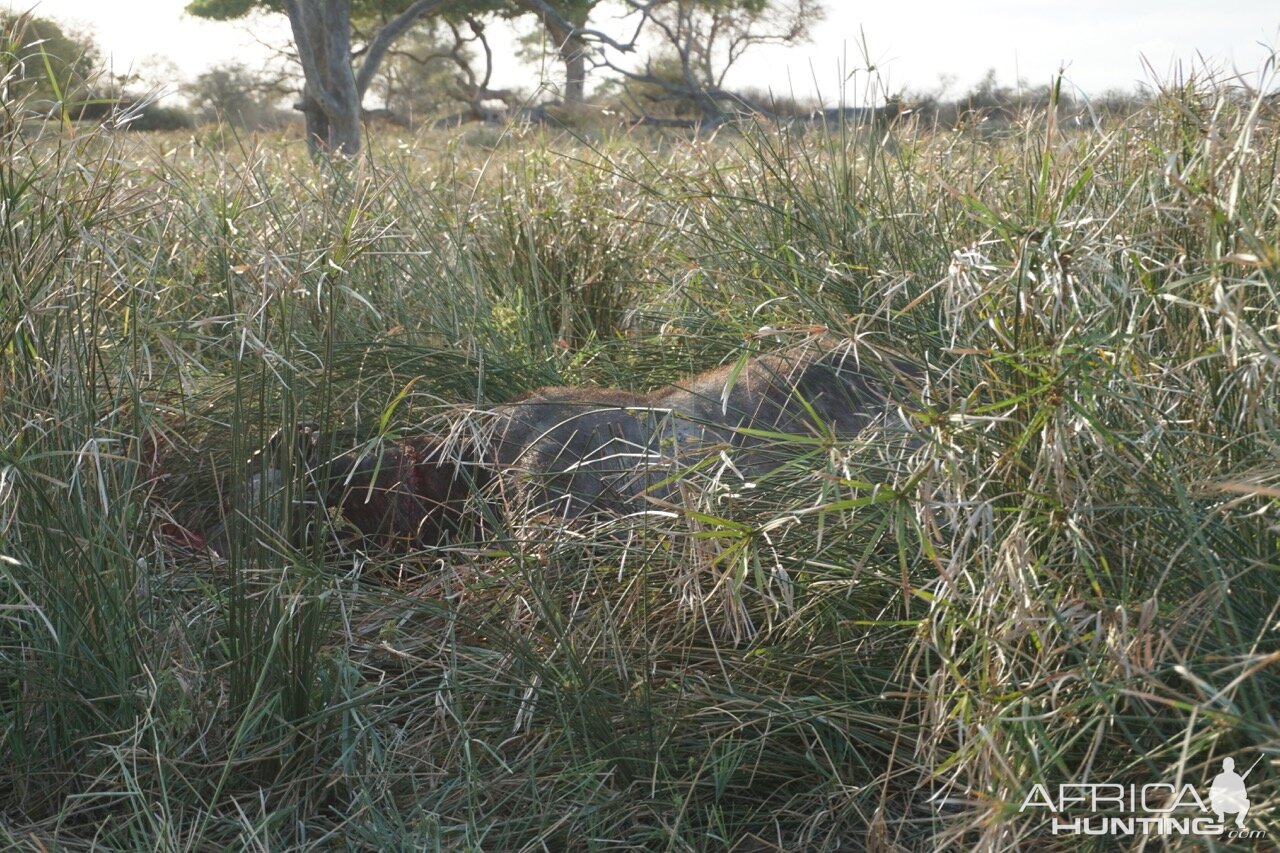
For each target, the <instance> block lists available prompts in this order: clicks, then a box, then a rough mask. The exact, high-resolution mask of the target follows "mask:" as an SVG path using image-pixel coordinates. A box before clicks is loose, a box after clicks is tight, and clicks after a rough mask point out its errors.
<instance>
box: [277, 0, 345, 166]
mask: <svg viewBox="0 0 1280 853" xmlns="http://www.w3.org/2000/svg"><path fill="white" fill-rule="evenodd" d="M285 11H286V12H287V13H288V15H289V26H290V27H291V28H292V29H293V41H294V44H296V45H297V47H298V58H299V59H300V60H301V61H302V75H303V79H304V80H305V84H304V86H303V90H302V103H301V104H300V105H299V109H301V110H302V112H303V114H304V115H305V116H306V118H307V150H308V151H310V152H311V154H312V155H313V156H317V155H320V154H328V153H336V154H342V155H344V156H347V157H353V156H355V155H356V154H357V153H358V152H359V151H360V94H359V91H358V90H357V89H356V77H355V73H354V72H353V71H352V70H351V2H350V0H285Z"/></svg>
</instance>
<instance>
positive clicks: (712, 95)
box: [605, 0, 824, 123]
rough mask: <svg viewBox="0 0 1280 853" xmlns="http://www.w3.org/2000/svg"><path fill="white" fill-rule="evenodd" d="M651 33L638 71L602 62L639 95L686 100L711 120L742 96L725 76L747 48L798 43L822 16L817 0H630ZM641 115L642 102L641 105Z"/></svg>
mask: <svg viewBox="0 0 1280 853" xmlns="http://www.w3.org/2000/svg"><path fill="white" fill-rule="evenodd" d="M628 2H629V3H630V5H631V6H632V7H633V8H634V9H636V10H637V11H639V12H640V13H641V14H642V16H643V19H644V20H643V23H642V26H644V27H645V28H646V29H647V30H651V31H655V32H656V33H657V36H658V39H659V43H660V47H659V48H658V50H657V51H656V52H655V55H654V56H651V57H650V59H649V60H648V61H647V62H646V63H645V66H644V68H643V69H641V70H635V69H629V68H625V67H621V66H619V65H618V64H616V63H615V62H613V61H606V62H605V64H606V65H607V67H608V68H610V69H611V70H613V71H614V72H616V73H617V74H619V75H621V76H622V78H623V80H624V81H625V82H626V84H628V89H629V90H630V91H631V92H632V94H633V95H639V98H638V100H645V101H650V102H656V103H662V102H667V103H674V104H677V105H679V104H686V105H688V106H689V107H691V108H692V109H693V110H694V111H696V112H698V113H701V116H702V118H703V120H705V121H709V122H712V123H715V122H719V121H722V120H724V118H725V116H726V115H727V114H728V113H730V112H732V111H735V110H736V109H739V108H740V107H741V106H742V100H741V98H739V97H738V96H737V95H735V94H734V93H732V92H730V91H728V90H727V89H726V88H725V78H726V77H727V76H728V74H729V71H730V70H731V69H732V68H733V66H734V65H735V64H737V62H738V61H739V60H740V59H741V58H742V57H743V56H744V55H745V54H746V52H747V51H749V50H751V49H752V48H754V47H757V46H759V45H762V44H796V43H799V42H803V41H805V40H807V39H808V38H809V34H810V32H812V28H813V26H814V25H815V24H816V23H818V22H819V21H821V20H822V17H823V15H824V10H823V8H822V5H821V3H820V2H819V0H655V1H654V2H651V3H648V4H642V3H640V2H638V0H628ZM641 112H642V114H645V115H647V114H648V110H647V109H643V108H642V109H641Z"/></svg>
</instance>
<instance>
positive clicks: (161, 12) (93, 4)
mask: <svg viewBox="0 0 1280 853" xmlns="http://www.w3.org/2000/svg"><path fill="white" fill-rule="evenodd" d="M186 2H187V0H127V2H126V0H0V6H6V7H8V8H10V9H13V10H25V9H29V8H31V7H32V6H35V9H36V14H38V15H41V16H44V17H51V18H54V19H56V20H59V21H62V22H65V23H69V24H72V25H74V26H76V27H78V28H79V29H80V30H81V31H83V32H87V33H89V34H91V35H92V36H94V38H95V39H96V40H97V41H98V43H99V44H100V45H101V46H102V48H103V50H104V52H105V53H106V54H107V55H108V56H109V57H110V58H111V61H112V64H113V67H114V70H115V72H116V73H122V72H125V71H128V70H131V69H132V70H142V71H144V72H146V71H149V70H151V69H155V68H158V67H161V66H162V65H163V63H164V61H166V60H167V61H168V62H171V63H173V65H174V66H176V67H177V69H178V71H179V74H180V75H181V76H184V77H192V76H194V75H195V74H197V73H199V72H200V71H201V70H203V69H205V68H208V67H209V66H211V65H215V64H218V63H224V62H241V63H244V64H246V65H250V66H253V65H259V64H261V62H262V60H263V58H264V57H265V56H266V55H267V54H268V50H267V49H266V48H265V47H263V44H267V45H282V44H286V43H287V42H288V39H289V27H288V24H287V22H286V21H285V19H284V17H283V16H282V15H274V16H267V17H264V18H260V19H258V20H257V21H255V22H253V23H252V24H246V23H244V22H239V23H213V22H209V21H203V20H198V19H194V18H191V17H188V16H186V15H185V14H184V13H183V11H182V10H183V7H184V5H185V3H186ZM825 6H826V8H827V17H826V20H825V22H824V23H822V24H821V25H820V26H819V27H818V28H817V30H816V33H815V36H814V39H813V41H812V42H811V43H810V44H807V45H804V46H802V47H797V48H790V49H781V48H768V49H764V50H761V52H760V53H758V54H754V55H751V54H749V55H748V56H747V58H746V59H745V60H743V64H742V66H741V67H740V69H739V70H738V72H737V74H736V75H735V76H734V77H733V78H731V80H730V82H731V84H732V85H737V86H744V85H745V86H752V87H755V88H760V89H764V88H769V87H772V88H773V89H774V91H775V92H778V93H779V94H788V93H790V92H794V93H795V94H796V95H799V96H811V95H813V94H815V92H816V93H818V94H820V95H821V97H822V99H823V100H824V101H825V102H827V103H828V104H834V103H837V102H839V101H840V99H841V98H840V90H841V88H842V86H841V80H842V76H843V75H842V74H841V69H842V68H845V69H848V70H849V71H853V70H855V69H857V68H860V67H862V66H863V61H862V57H861V47H860V45H861V40H862V36H861V35H860V33H865V37H866V42H867V45H868V46H869V52H870V55H871V59H872V60H873V61H874V62H875V63H876V64H877V66H878V71H879V74H880V75H881V77H882V80H883V83H884V84H885V85H884V88H887V89H889V90H891V91H900V90H903V89H911V90H915V91H927V90H933V89H936V88H937V87H938V85H939V81H940V80H941V79H942V78H943V77H944V76H945V77H947V78H950V79H953V80H954V81H955V85H953V86H952V88H951V90H950V91H951V93H952V94H958V93H959V92H961V91H963V90H964V89H966V88H967V87H968V86H969V85H970V84H972V83H973V82H975V81H977V80H978V79H980V78H981V77H982V75H983V74H984V73H985V72H986V70H987V69H989V68H994V69H995V70H996V73H997V76H998V79H999V80H1000V81H1001V82H1003V83H1009V84H1012V83H1014V82H1016V81H1017V80H1018V79H1019V78H1021V79H1023V80H1026V81H1027V82H1028V83H1031V84H1033V85H1035V84H1043V83H1046V82H1048V81H1049V79H1050V77H1051V76H1052V75H1053V73H1054V71H1055V70H1056V69H1057V68H1058V67H1059V66H1060V65H1061V64H1063V63H1065V64H1066V67H1067V78H1068V80H1069V81H1070V82H1071V83H1073V84H1075V85H1076V86H1078V87H1080V88H1081V89H1083V90H1085V91H1086V92H1090V93H1097V92H1100V91H1102V90H1104V89H1107V88H1125V89H1129V88H1133V87H1134V85H1135V84H1137V83H1139V82H1144V81H1150V79H1151V78H1150V75H1149V74H1148V72H1147V71H1146V70H1145V68H1144V65H1143V62H1142V58H1143V57H1145V58H1146V59H1147V61H1149V62H1150V64H1151V65H1152V66H1153V67H1154V68H1155V69H1156V71H1157V72H1158V74H1159V76H1161V77H1165V76H1167V74H1168V72H1169V69H1171V68H1172V67H1173V66H1174V64H1175V63H1178V62H1181V63H1182V66H1183V67H1184V68H1188V69H1190V68H1195V67H1198V66H1199V62H1200V61H1199V59H1198V57H1204V58H1206V59H1208V60H1209V61H1210V62H1211V63H1212V64H1213V65H1216V66H1219V67H1224V68H1227V69H1231V68H1236V69H1238V70H1240V71H1241V72H1254V71H1256V70H1257V69H1258V68H1259V67H1260V65H1261V64H1262V62H1263V61H1264V60H1265V59H1266V57H1267V55H1268V53H1269V50H1268V48H1271V49H1274V48H1277V47H1280V3H1277V2H1276V0H1216V2H1214V0H1138V1H1137V2H1130V1H1129V0H988V2H981V3H966V2H963V0H910V2H902V0H898V2H885V0H872V2H853V1H852V0H825ZM611 23H612V22H611V21H609V20H607V19H601V20H600V21H598V22H596V25H597V26H599V27H600V28H601V29H610V24H611ZM494 29H496V28H494ZM491 33H493V29H491ZM619 34H620V35H621V33H619ZM495 35H496V34H495ZM497 40H498V39H495V41H497ZM495 48H496V49H495V53H496V55H497V60H498V67H497V69H496V73H495V75H494V85H496V86H506V87H513V88H517V87H519V86H521V85H522V84H525V85H526V86H527V84H528V81H529V79H530V75H529V71H528V70H524V69H521V68H520V67H519V65H518V61H517V60H516V59H514V58H513V56H512V54H513V53H514V50H512V49H506V46H505V45H502V44H498V45H495ZM551 67H552V69H553V70H554V65H553V66H551ZM146 76H147V77H148V78H149V79H151V80H153V81H154V80H157V79H158V75H156V74H154V73H148V74H146ZM866 82H867V75H866V74H863V73H859V74H857V75H856V76H854V77H853V79H852V80H851V81H850V82H849V83H847V84H845V86H844V88H845V89H846V91H847V95H846V100H847V101H848V102H858V101H861V100H862V96H863V92H864V89H865V87H866Z"/></svg>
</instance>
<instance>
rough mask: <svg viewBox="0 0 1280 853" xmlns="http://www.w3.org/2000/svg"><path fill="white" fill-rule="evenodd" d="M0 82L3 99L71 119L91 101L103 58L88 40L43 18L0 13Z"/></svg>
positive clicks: (95, 46) (91, 41) (86, 37)
mask: <svg viewBox="0 0 1280 853" xmlns="http://www.w3.org/2000/svg"><path fill="white" fill-rule="evenodd" d="M0 42H2V43H0V82H2V83H3V86H4V88H5V90H6V91H5V100H8V101H12V102H14V103H17V102H18V101H20V100H26V101H27V102H28V106H31V105H32V104H33V103H35V104H38V105H39V106H40V107H41V108H42V110H43V111H45V112H52V113H55V114H56V113H62V114H72V113H73V112H75V110H73V109H72V108H73V107H79V106H82V105H83V102H84V101H86V100H90V99H92V98H94V97H95V93H94V87H95V85H96V83H97V77H98V75H99V71H100V69H101V65H102V63H101V54H100V52H99V50H98V46H97V44H95V43H94V41H93V39H92V38H90V37H89V36H85V35H81V34H79V33H76V32H73V31H68V30H65V29H63V28H62V27H61V26H59V25H58V24H57V23H55V22H53V21H50V20H48V19H47V18H37V17H34V16H33V15H31V14H30V13H28V14H22V15H16V14H12V13H9V12H0Z"/></svg>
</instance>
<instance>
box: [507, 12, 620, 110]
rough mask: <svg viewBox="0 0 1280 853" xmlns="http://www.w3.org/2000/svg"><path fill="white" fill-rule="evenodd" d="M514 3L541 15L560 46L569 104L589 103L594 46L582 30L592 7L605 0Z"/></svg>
mask: <svg viewBox="0 0 1280 853" xmlns="http://www.w3.org/2000/svg"><path fill="white" fill-rule="evenodd" d="M514 2H515V8H516V11H517V12H518V13H520V14H524V13H531V14H533V15H534V16H536V17H537V18H538V21H539V22H540V23H541V24H542V28H543V29H544V30H546V32H547V35H548V36H550V38H551V41H552V43H553V44H554V45H555V47H556V52H557V54H558V55H559V57H560V61H561V62H563V63H564V92H563V100H564V102H565V104H566V105H570V106H578V105H581V104H584V103H586V100H587V91H586V90H587V59H588V55H589V53H590V46H589V44H588V41H587V39H585V38H584V37H583V36H582V35H581V33H582V32H583V31H584V30H585V29H586V26H587V19H588V18H589V17H590V15H591V12H592V10H593V9H595V7H596V6H598V5H600V2H601V0H556V2H555V3H554V4H552V3H537V2H530V0H514ZM550 13H554V14H550Z"/></svg>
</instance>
